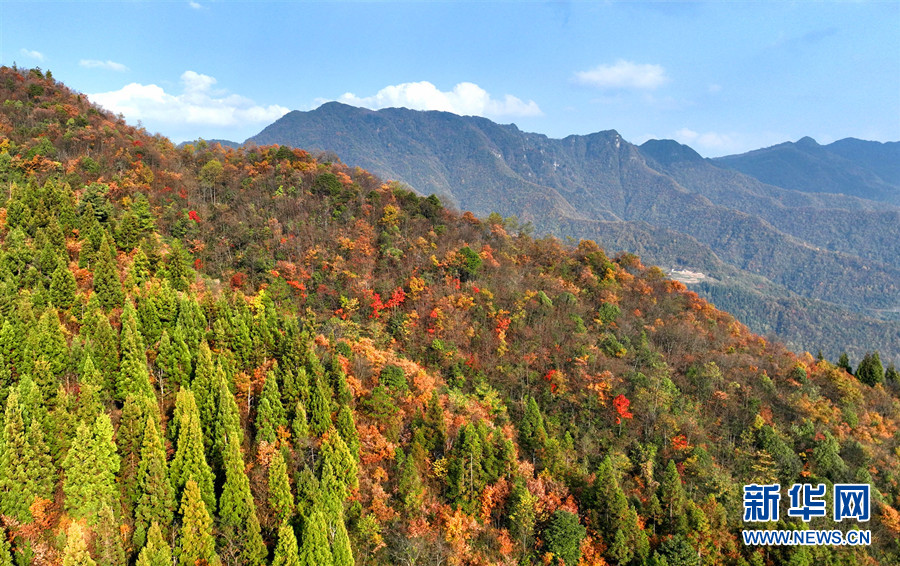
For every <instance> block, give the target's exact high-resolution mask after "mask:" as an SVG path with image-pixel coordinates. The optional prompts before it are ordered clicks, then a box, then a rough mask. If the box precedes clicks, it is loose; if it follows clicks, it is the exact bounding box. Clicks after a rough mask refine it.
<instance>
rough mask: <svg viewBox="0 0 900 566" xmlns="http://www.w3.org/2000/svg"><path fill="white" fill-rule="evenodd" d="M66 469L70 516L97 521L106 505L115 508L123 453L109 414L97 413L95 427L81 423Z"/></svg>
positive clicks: (66, 461) (65, 482) (64, 486)
mask: <svg viewBox="0 0 900 566" xmlns="http://www.w3.org/2000/svg"><path fill="white" fill-rule="evenodd" d="M63 470H65V472H66V476H65V481H64V482H63V493H64V494H65V496H66V511H67V512H68V513H69V515H71V516H73V517H77V518H90V519H91V520H96V518H97V516H98V514H99V513H100V511H101V510H102V509H103V506H104V505H106V506H108V507H110V508H112V507H113V506H114V505H116V504H117V502H118V497H117V489H116V474H117V473H118V471H119V455H118V454H117V453H116V445H115V443H114V442H113V426H112V422H111V421H110V420H109V416H108V415H106V414H105V413H101V414H100V415H97V418H96V419H95V420H94V423H93V426H92V428H88V426H87V424H86V423H81V424H80V425H78V430H77V431H76V433H75V440H74V441H73V442H72V446H71V448H70V449H69V453H68V454H67V455H66V459H65V460H64V461H63Z"/></svg>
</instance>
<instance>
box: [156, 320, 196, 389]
mask: <svg viewBox="0 0 900 566" xmlns="http://www.w3.org/2000/svg"><path fill="white" fill-rule="evenodd" d="M156 365H157V366H158V367H159V368H160V369H162V370H163V377H165V378H166V379H168V380H169V383H170V386H172V387H174V386H181V387H187V386H188V385H189V383H190V375H191V352H190V351H189V350H188V347H187V344H185V343H184V333H183V332H182V331H181V327H180V326H176V327H175V330H174V331H173V332H172V336H171V337H170V336H169V333H168V332H166V331H165V330H163V331H162V337H161V338H160V340H159V355H158V356H157V358H156Z"/></svg>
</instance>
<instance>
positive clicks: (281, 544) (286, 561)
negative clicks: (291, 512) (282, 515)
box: [272, 522, 300, 566]
mask: <svg viewBox="0 0 900 566" xmlns="http://www.w3.org/2000/svg"><path fill="white" fill-rule="evenodd" d="M299 563H300V551H299V549H298V548H297V536H296V535H295V534H294V527H292V526H291V525H290V524H289V523H287V522H282V523H281V524H280V526H279V527H278V545H277V546H275V558H274V559H273V560H272V566H297V564H299Z"/></svg>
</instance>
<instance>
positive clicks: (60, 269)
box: [50, 261, 78, 310]
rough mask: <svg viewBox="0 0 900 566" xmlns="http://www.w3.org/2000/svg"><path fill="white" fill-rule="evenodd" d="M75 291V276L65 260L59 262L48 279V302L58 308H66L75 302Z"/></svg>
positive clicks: (76, 286) (76, 288)
mask: <svg viewBox="0 0 900 566" xmlns="http://www.w3.org/2000/svg"><path fill="white" fill-rule="evenodd" d="M77 291H78V285H77V283H76V281H75V276H74V275H72V272H71V271H69V268H68V266H66V264H65V262H63V261H61V262H59V264H58V265H57V266H56V269H55V270H54V271H53V277H52V279H51V280H50V302H51V303H53V306H55V307H56V308H58V309H62V310H68V309H70V308H72V305H73V304H74V303H75V294H76V293H77Z"/></svg>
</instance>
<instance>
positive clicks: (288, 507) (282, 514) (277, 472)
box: [269, 450, 296, 544]
mask: <svg viewBox="0 0 900 566" xmlns="http://www.w3.org/2000/svg"><path fill="white" fill-rule="evenodd" d="M269 506H270V507H271V508H272V511H274V512H275V520H276V522H277V523H279V524H281V523H286V522H287V521H288V520H290V518H291V517H293V515H294V509H295V506H294V495H293V493H291V484H290V481H289V480H288V473H287V465H286V464H285V462H284V456H283V455H282V454H281V451H280V450H279V451H276V452H275V454H273V455H272V461H271V462H269ZM295 544H296V543H295Z"/></svg>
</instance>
